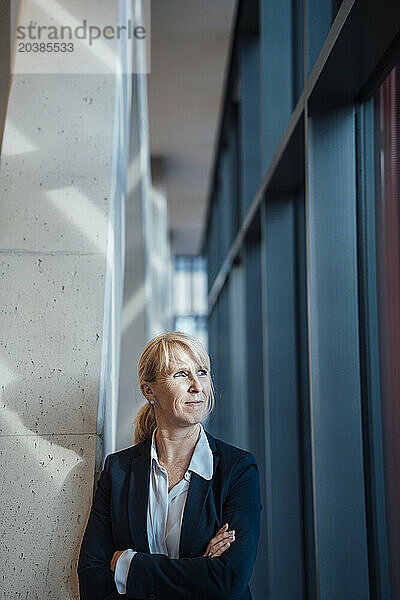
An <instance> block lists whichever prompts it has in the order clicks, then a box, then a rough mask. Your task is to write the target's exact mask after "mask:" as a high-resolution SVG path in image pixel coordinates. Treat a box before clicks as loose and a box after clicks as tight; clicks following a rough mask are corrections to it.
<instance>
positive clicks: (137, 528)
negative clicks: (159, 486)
mask: <svg viewBox="0 0 400 600" xmlns="http://www.w3.org/2000/svg"><path fill="white" fill-rule="evenodd" d="M150 445H151V438H148V439H147V440H145V441H144V442H143V444H142V445H141V446H140V447H139V448H138V449H137V450H136V452H135V454H134V455H133V457H132V459H131V470H130V475H129V493H128V517H129V527H130V530H131V535H132V538H133V541H134V548H133V549H134V550H138V551H139V552H146V553H150V548H149V541H148V538H147V504H148V498H149V479H150V477H149V476H150Z"/></svg>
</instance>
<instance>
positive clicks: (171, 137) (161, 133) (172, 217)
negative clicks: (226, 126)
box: [148, 0, 236, 255]
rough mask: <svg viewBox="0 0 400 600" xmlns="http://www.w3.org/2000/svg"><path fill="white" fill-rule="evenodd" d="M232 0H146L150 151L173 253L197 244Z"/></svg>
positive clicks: (186, 251)
mask: <svg viewBox="0 0 400 600" xmlns="http://www.w3.org/2000/svg"><path fill="white" fill-rule="evenodd" d="M235 10H236V0H152V2H151V64H150V74H149V77H148V96H149V119H150V150H151V156H152V158H155V159H157V160H156V162H157V163H158V164H162V170H159V169H158V170H157V172H158V173H162V175H160V176H161V177H162V181H161V182H160V183H162V185H163V186H164V187H165V189H166V192H167V198H168V212H169V227H170V232H171V244H172V252H173V253H174V254H188V255H192V254H197V253H198V252H199V251H200V243H201V236H202V231H203V226H204V220H205V213H206V205H207V196H208V191H209V187H210V178H211V167H212V164H213V161H214V154H215V145H216V142H217V139H216V137H217V128H218V124H219V114H220V110H221V104H222V97H221V96H222V92H223V87H224V79H225V70H226V68H227V61H228V52H229V46H230V34H231V31H232V28H233V19H234V16H235Z"/></svg>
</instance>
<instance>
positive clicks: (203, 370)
mask: <svg viewBox="0 0 400 600" xmlns="http://www.w3.org/2000/svg"><path fill="white" fill-rule="evenodd" d="M199 373H200V374H201V375H203V376H204V375H207V371H206V370H205V369H200V370H199Z"/></svg>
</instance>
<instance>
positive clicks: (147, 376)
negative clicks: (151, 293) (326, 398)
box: [78, 331, 263, 600]
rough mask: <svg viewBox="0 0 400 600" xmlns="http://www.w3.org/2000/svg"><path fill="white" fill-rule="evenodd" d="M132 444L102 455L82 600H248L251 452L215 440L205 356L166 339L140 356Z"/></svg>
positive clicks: (82, 558) (255, 495)
mask: <svg viewBox="0 0 400 600" xmlns="http://www.w3.org/2000/svg"><path fill="white" fill-rule="evenodd" d="M138 376H139V383H140V389H141V391H142V394H143V396H144V398H145V399H146V404H145V405H144V406H143V407H142V408H141V409H140V410H139V413H138V416H137V418H136V423H135V434H134V445H133V446H131V447H129V448H126V449H124V450H121V451H119V452H115V453H113V454H110V455H109V456H107V458H106V461H105V464H104V469H103V471H102V473H101V476H100V479H99V482H98V486H97V490H96V494H95V497H94V501H93V505H92V509H91V512H90V515H89V520H88V523H87V526H86V530H85V534H84V537H83V541H82V546H81V550H80V555H79V563H78V577H79V588H80V598H81V600H111V599H115V598H119V597H120V594H123V595H125V597H126V598H132V599H134V598H136V599H149V600H155V599H157V600H169V599H171V600H193V599H199V600H200V599H201V600H213V599H215V600H225V599H226V600H230V599H241V600H249V599H251V598H252V596H251V593H250V590H249V587H248V583H249V580H250V576H251V573H252V570H253V565H254V561H255V558H256V553H257V544H258V539H259V533H260V512H261V509H262V508H263V506H262V504H261V501H260V484H259V475H258V467H257V463H256V460H255V457H254V455H253V454H251V453H250V452H247V451H245V450H242V449H240V448H237V447H235V446H232V445H230V444H228V443H226V442H223V441H222V440H219V439H217V438H215V437H213V436H212V435H211V434H210V433H209V432H208V431H206V430H205V429H204V427H203V425H202V420H204V418H205V417H206V416H207V415H208V414H209V413H210V412H211V411H212V410H213V407H214V395H213V385H212V380H211V375H210V358H209V356H208V354H207V353H206V351H205V350H204V348H203V346H202V345H201V344H200V342H199V341H198V340H196V339H195V338H193V337H191V336H189V335H187V334H185V333H182V332H177V331H175V332H172V333H164V334H162V335H159V336H157V337H155V338H154V339H152V340H151V341H150V342H148V343H147V344H146V346H145V347H144V349H143V352H142V354H141V356H140V359H139V366H138Z"/></svg>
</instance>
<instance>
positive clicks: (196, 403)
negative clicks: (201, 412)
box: [185, 400, 203, 406]
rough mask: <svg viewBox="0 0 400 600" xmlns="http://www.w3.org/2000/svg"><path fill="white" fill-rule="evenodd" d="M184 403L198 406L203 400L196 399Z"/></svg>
mask: <svg viewBox="0 0 400 600" xmlns="http://www.w3.org/2000/svg"><path fill="white" fill-rule="evenodd" d="M185 404H188V405H189V406H198V405H200V404H203V400H197V401H194V402H185Z"/></svg>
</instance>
